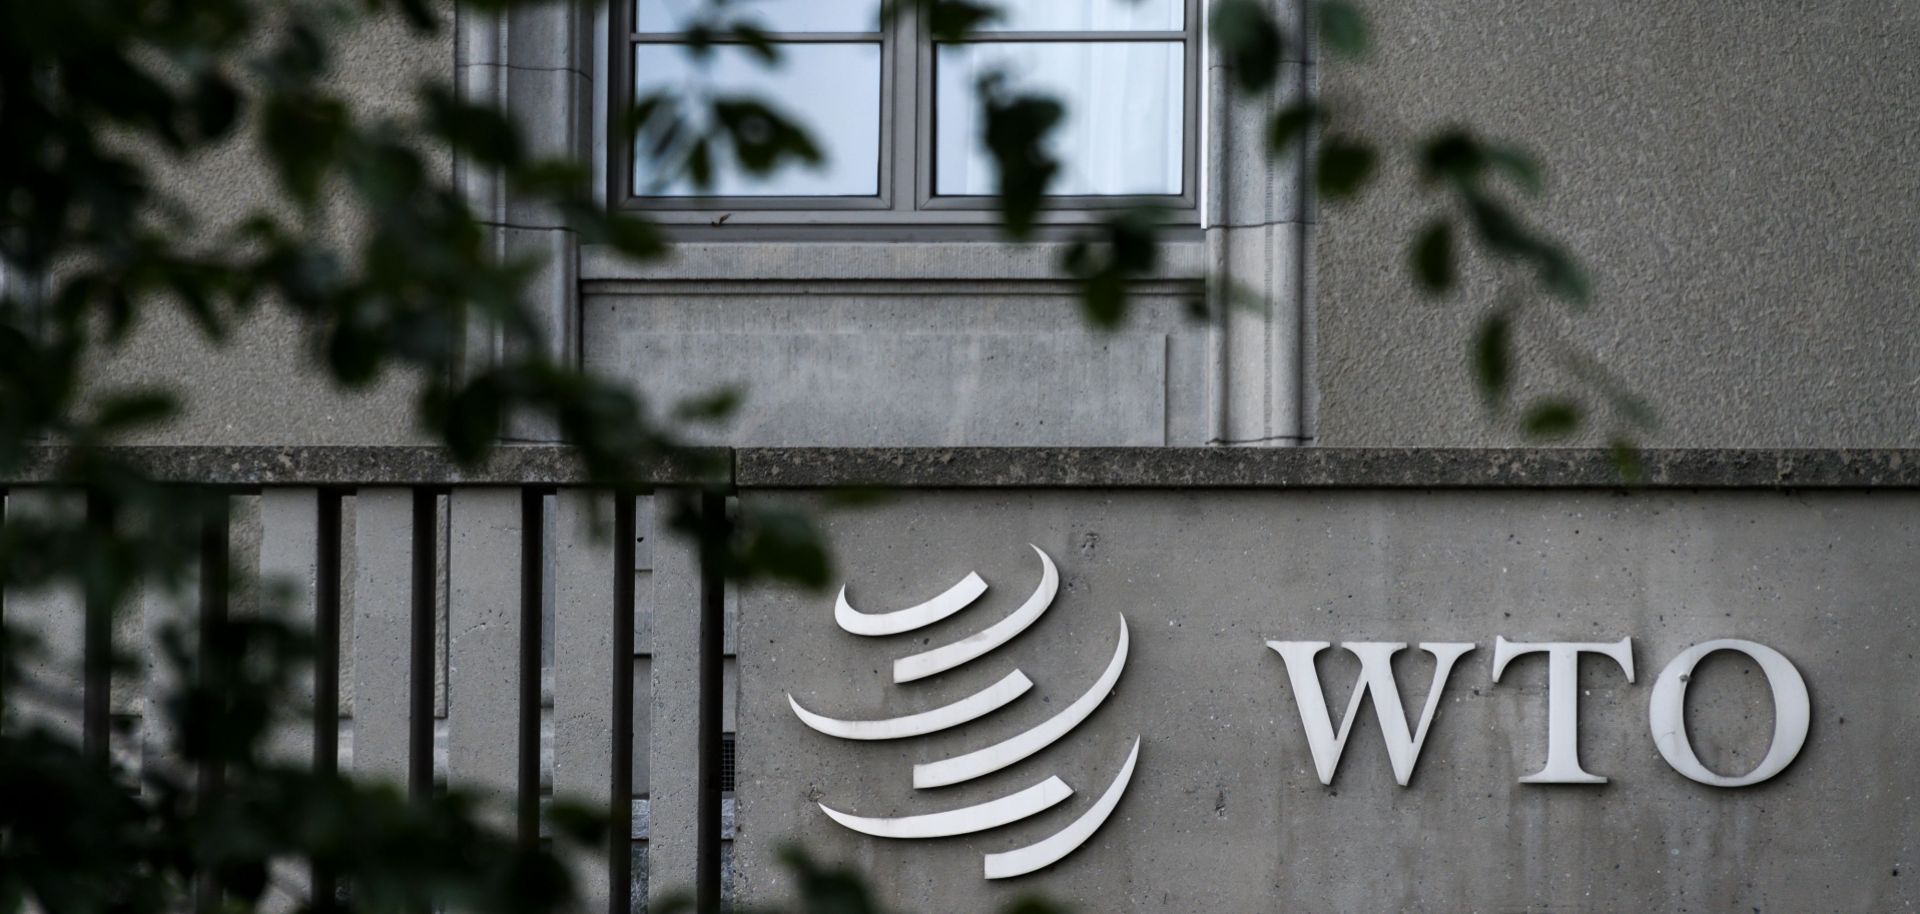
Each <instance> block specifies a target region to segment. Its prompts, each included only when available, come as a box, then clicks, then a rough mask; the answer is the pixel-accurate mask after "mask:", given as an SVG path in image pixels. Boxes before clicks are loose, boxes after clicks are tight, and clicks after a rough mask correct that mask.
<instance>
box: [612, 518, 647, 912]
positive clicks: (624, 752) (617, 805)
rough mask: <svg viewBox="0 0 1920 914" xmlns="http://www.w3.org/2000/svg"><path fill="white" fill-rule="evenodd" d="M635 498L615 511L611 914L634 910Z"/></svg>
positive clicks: (636, 540)
mask: <svg viewBox="0 0 1920 914" xmlns="http://www.w3.org/2000/svg"><path fill="white" fill-rule="evenodd" d="M634 513H635V505H634V498H633V496H632V495H631V494H625V493H623V494H620V495H618V496H617V497H616V498H615V499H614V507H613V645H612V650H613V689H612V691H613V695H612V699H611V704H612V707H611V708H610V709H609V710H610V716H611V717H612V719H613V727H612V734H613V753H612V759H611V761H612V766H613V771H612V777H611V778H610V779H609V780H610V781H611V782H612V783H611V784H610V785H609V788H608V792H609V793H610V794H612V796H611V797H610V798H609V800H610V802H611V803H612V804H613V806H612V809H611V810H610V811H611V814H612V815H611V819H612V821H611V826H612V827H611V828H609V829H608V835H607V845H608V846H607V902H608V907H607V914H630V912H631V911H632V910H633V752H634V748H633V614H634V612H635V606H634V586H633V582H634V576H635V575H636V574H637V573H638V569H637V568H636V565H637V562H636V558H635V553H636V550H637V548H638V542H639V533H638V531H637V530H636V529H635V528H636V527H637V526H638V525H637V524H636V523H635V519H634Z"/></svg>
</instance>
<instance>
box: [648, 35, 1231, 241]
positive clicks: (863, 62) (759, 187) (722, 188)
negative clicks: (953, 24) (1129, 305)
mask: <svg viewBox="0 0 1920 914" xmlns="http://www.w3.org/2000/svg"><path fill="white" fill-rule="evenodd" d="M711 2H712V0H623V2H622V3H621V4H620V6H621V7H622V8H621V9H620V10H619V11H618V15H617V19H616V21H615V23H614V33H615V34H614V47H613V60H614V66H615V67H616V72H615V73H614V80H613V82H614V85H616V86H622V87H625V88H626V94H624V95H623V96H621V97H617V98H616V99H615V102H616V104H614V105H613V106H610V110H612V111H615V112H624V111H627V110H630V108H631V106H632V104H633V103H634V101H635V100H637V99H645V98H647V97H649V96H653V95H655V94H671V95H678V96H684V95H687V94H706V95H709V96H711V97H726V96H741V95H745V96H753V97H755V98H758V99H761V100H763V101H766V102H769V103H770V104H772V105H773V106H775V107H776V108H777V109H779V110H780V111H781V112H782V113H784V114H786V115H788V116H789V117H791V118H792V119H794V120H796V121H798V122H799V123H800V124H802V125H803V126H804V127H805V128H806V129H807V131H808V134H809V136H810V137H811V138H812V139H813V141H814V143H815V145H817V146H818V147H819V148H820V149H821V151H822V153H823V154H824V155H825V156H826V159H827V161H826V163H825V164H824V166H823V167H821V168H818V169H809V168H806V167H804V166H796V165H789V166H786V167H783V168H781V169H779V170H778V171H776V172H774V173H772V174H770V175H765V176H757V177H756V176H750V175H744V174H741V173H740V171H739V169H737V168H734V167H732V166H731V163H732V161H733V158H732V155H731V154H730V153H726V152H724V151H722V152H719V153H718V154H717V155H716V157H715V158H716V166H717V167H716V168H715V169H714V171H713V177H714V179H713V183H712V184H711V185H709V186H708V187H707V188H706V189H705V190H704V191H703V190H701V189H699V188H697V187H696V186H695V184H694V182H692V181H691V180H689V179H688V177H687V171H686V167H685V154H684V152H682V151H680V149H679V148H677V147H676V145H675V143H676V136H675V135H674V134H670V133H667V132H665V131H661V130H659V129H658V127H657V124H656V125H655V127H654V128H652V130H651V131H650V130H649V128H647V127H643V128H642V131H641V133H640V134H639V135H638V136H635V137H627V136H620V135H619V133H620V132H619V131H615V132H614V133H615V143H614V145H613V155H612V157H611V158H610V161H611V162H612V163H614V164H613V166H612V167H611V168H610V171H611V172H612V174H611V175H610V186H611V190H612V195H611V196H612V199H614V200H616V201H618V202H619V203H620V205H622V206H626V207H633V208H640V209H646V210H650V211H653V212H654V214H655V215H656V216H657V217H658V218H660V219H661V220H663V221H666V222H673V223H682V224H692V225H703V224H704V225H721V224H725V225H728V226H739V225H755V224H759V225H769V224H772V225H779V224H787V225H792V224H809V225H834V224H839V225H863V224H864V225H889V224H892V225H901V224H907V225H913V224H920V225H967V224H975V225H981V224H988V223H991V222H993V221H994V220H995V219H996V218H997V216H996V214H995V213H994V211H993V209H994V201H993V197H992V195H993V194H994V192H995V190H996V169H995V167H994V165H993V162H992V160H991V158H990V157H989V156H988V154H987V152H986V151H985V149H984V148H983V146H982V144H981V141H980V133H981V126H982V125H981V124H980V113H981V112H980V108H979V102H978V99H977V96H976V92H975V89H974V86H975V81H976V80H977V79H978V78H979V77H980V76H981V75H982V74H984V73H987V72H991V71H995V70H998V71H1000V72H1004V73H1006V74H1007V75H1008V76H1009V77H1010V81H1011V84H1012V85H1013V86H1014V87H1017V88H1020V89H1030V90H1035V91H1040V92H1044V93H1046V94H1049V95H1052V96H1054V97H1055V98H1058V99H1060V100H1061V101H1062V102H1063V103H1064V104H1065V105H1066V108H1067V116H1066V119H1065V121H1064V122H1063V123H1062V124H1061V125H1060V126H1059V127H1058V128H1056V129H1055V131H1054V134H1053V147H1052V151H1053V153H1054V155H1055V157H1056V158H1057V159H1059V160H1060V162H1061V163H1062V165H1063V169H1062V172H1061V174H1060V175H1059V176H1057V177H1056V178H1055V180H1054V183H1053V186H1052V191H1053V195H1054V196H1053V197H1052V198H1051V199H1050V200H1049V204H1048V219H1049V221H1054V222H1077V221H1086V220H1088V219H1089V218H1091V214H1092V213H1094V212H1097V211H1098V210H1102V209H1111V208H1115V207H1120V206H1132V205H1138V204H1142V203H1151V204H1156V205H1160V206H1164V207H1166V208H1168V209H1169V210H1170V211H1172V212H1174V213H1175V214H1176V217H1177V218H1179V219H1180V221H1184V222H1194V221H1197V205H1196V200H1197V199H1198V193H1197V188H1196V186H1195V185H1196V184H1197V175H1198V168H1197V163H1196V159H1197V158H1198V156H1197V138H1196V134H1197V133H1198V131H1197V128H1196V125H1197V121H1198V115H1197V111H1196V109H1197V108H1198V83H1199V41H1198V31H1199V29H1198V24H1197V22H1196V20H1197V19H1198V18H1199V15H1198V9H1197V7H1198V0H999V2H1000V6H1001V8H1002V12H1003V16H1002V18H1001V19H1000V20H998V21H996V22H994V23H992V24H990V25H989V26H987V27H985V28H983V29H981V30H979V31H977V32H976V33H975V34H974V35H972V36H971V37H970V38H969V39H968V40H966V41H963V42H936V41H934V40H932V38H931V36H930V35H929V34H927V31H926V29H925V28H924V27H923V25H922V23H920V22H919V21H918V17H917V16H916V15H914V13H913V11H912V8H913V7H914V4H912V3H902V4H901V5H900V14H899V15H898V16H896V17H894V21H892V22H889V23H885V24H884V25H883V23H882V21H881V16H880V13H879V9H878V4H877V3H876V2H875V0H732V2H730V3H729V4H728V5H727V9H728V10H729V13H728V16H729V17H730V18H733V19H740V20H744V21H750V22H753V23H755V24H757V25H759V26H761V27H762V28H763V29H764V30H765V31H766V32H767V33H768V35H769V38H770V40H771V41H772V43H774V44H775V45H776V47H777V48H778V50H779V52H780V62H779V63H778V64H776V65H773V66H772V67H769V66H768V65H766V64H765V63H764V62H762V61H761V60H760V59H759V58H758V57H757V56H756V55H755V54H754V53H753V51H752V50H751V49H750V48H747V47H745V46H743V45H739V44H727V43H724V42H723V43H721V44H719V45H718V46H716V47H715V48H714V49H713V50H712V52H711V53H710V54H708V55H706V56H705V57H704V59H703V60H698V61H696V60H694V59H693V56H692V55H690V54H689V53H687V49H686V46H685V44H686V41H687V38H688V35H687V30H688V28H689V27H690V25H692V24H693V23H694V22H695V17H696V16H697V15H698V14H699V13H700V12H702V11H704V10H707V9H710V7H709V4H710V3H711ZM623 120H624V119H623ZM698 132H699V131H698V130H697V129H696V130H692V131H684V132H682V133H681V134H679V135H678V136H679V137H684V136H686V135H689V134H692V135H697V133H698ZM684 145H685V144H684V143H681V144H680V146H682V147H684Z"/></svg>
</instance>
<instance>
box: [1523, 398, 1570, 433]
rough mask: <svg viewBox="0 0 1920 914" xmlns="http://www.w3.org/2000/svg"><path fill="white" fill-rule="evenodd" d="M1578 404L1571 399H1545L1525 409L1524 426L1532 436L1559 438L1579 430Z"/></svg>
mask: <svg viewBox="0 0 1920 914" xmlns="http://www.w3.org/2000/svg"><path fill="white" fill-rule="evenodd" d="M1580 419H1581V414H1580V405H1579V404H1577V403H1574V402H1573V401H1571V400H1563V399H1546V400H1540V401H1537V402H1535V403H1534V404H1533V406H1532V407H1531V408H1529V409H1528V410H1527V418H1526V421H1525V428H1526V431H1527V434H1528V435H1529V436H1531V437H1534V438H1542V439H1546V440H1549V441H1554V440H1559V439H1562V438H1565V437H1567V436H1568V435H1571V434H1573V433H1574V432H1576V431H1579V430H1580Z"/></svg>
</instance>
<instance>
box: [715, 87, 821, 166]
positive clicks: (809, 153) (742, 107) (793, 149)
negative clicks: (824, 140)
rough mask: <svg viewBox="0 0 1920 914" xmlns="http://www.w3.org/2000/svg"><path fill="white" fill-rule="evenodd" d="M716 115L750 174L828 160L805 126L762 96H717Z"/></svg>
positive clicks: (736, 155)
mask: <svg viewBox="0 0 1920 914" xmlns="http://www.w3.org/2000/svg"><path fill="white" fill-rule="evenodd" d="M713 118H714V121H715V122H716V123H718V124H719V125H720V127H721V129H722V131H723V132H724V133H725V134H726V137H727V140H728V143H729V145H730V146H732V148H733V154H734V157H735V158H736V159H738V160H739V163H740V167H741V168H744V169H745V170H746V171H747V172H748V173H749V174H755V175H763V174H767V173H769V172H772V171H774V170H775V169H777V168H780V167H781V166H784V165H788V164H800V165H808V166H818V165H819V164H820V163H822V162H824V161H826V156H825V155H823V154H822V153H821V152H820V148H819V147H817V146H815V145H814V144H813V139H812V138H811V137H808V136H807V132H806V130H805V129H803V128H801V127H800V125H799V124H798V123H797V122H795V121H793V120H791V119H789V118H788V117H787V116H786V115H784V114H782V113H780V112H779V111H777V110H775V109H774V108H772V107H771V106H769V105H768V104H767V103H765V102H762V101H760V100H759V99H755V98H741V97H729V98H720V99H715V100H714V102H713ZM696 148H697V147H696ZM694 164H696V163H692V162H690V163H689V165H690V166H691V165H694Z"/></svg>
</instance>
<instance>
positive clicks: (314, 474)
mask: <svg viewBox="0 0 1920 914" xmlns="http://www.w3.org/2000/svg"><path fill="white" fill-rule="evenodd" d="M111 453H112V455H113V456H114V457H117V458H121V459H124V460H125V461H126V462H128V463H129V464H131V465H132V466H133V467H134V468H136V469H138V470H139V471H141V472H143V473H145V474H146V475H148V476H149V477H152V478H154V479H159V480H163V481H166V482H177V483H201V484H211V485H231V486H243V487H253V486H348V487H350V486H369V485H400V486H422V485H424V486H472V485H572V484H578V483H580V482H583V481H585V479H586V473H585V471H584V470H583V469H582V467H581V466H580V462H579V461H578V460H577V459H575V457H574V455H573V450H572V449H571V448H566V447H559V446H554V445H506V446H502V447H497V448H495V449H494V450H493V453H492V454H490V455H488V457H487V459H486V460H484V461H481V462H480V463H479V464H477V465H475V466H461V465H460V464H458V463H456V462H454V460H453V459H452V458H451V457H450V456H448V454H447V451H446V449H444V448H438V447H424V446H325V447H278V446H233V447H220V446H208V447H197V446H179V447H118V448H113V449H112V451H111ZM64 455H65V450H64V449H61V448H52V447H42V448H32V449H29V452H28V455H27V459H26V460H25V461H24V463H23V466H22V467H21V469H20V470H19V471H18V472H15V473H12V474H9V475H7V476H6V477H4V478H0V484H8V483H12V484H33V483H44V482H48V481H50V480H52V479H53V478H54V477H55V474H56V473H57V472H58V471H59V464H60V461H61V460H62V459H63V457H64ZM730 457H731V455H730V454H729V453H728V452H727V451H726V450H725V449H723V448H701V449H697V450H694V451H690V452H689V453H688V455H687V457H686V459H660V460H657V461H654V462H652V463H651V464H649V465H647V466H644V467H642V470H641V475H642V477H643V481H644V482H645V483H646V484H648V485H697V484H700V483H701V482H702V481H703V480H705V481H713V482H721V483H724V482H725V481H726V478H727V475H728V470H727V467H728V466H729V465H730V464H729V459H730ZM702 464H706V466H705V467H703V466H702ZM708 467H711V469H708Z"/></svg>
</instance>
